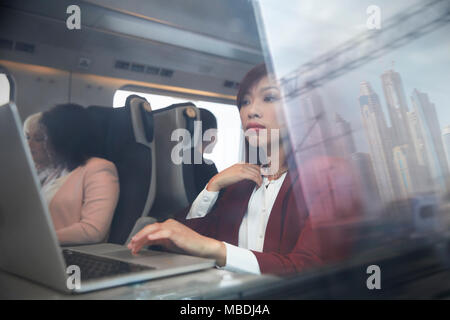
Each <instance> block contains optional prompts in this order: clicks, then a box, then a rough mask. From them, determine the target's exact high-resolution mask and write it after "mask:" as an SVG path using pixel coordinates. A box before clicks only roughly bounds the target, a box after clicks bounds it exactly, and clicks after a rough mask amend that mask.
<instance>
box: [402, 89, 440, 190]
mask: <svg viewBox="0 0 450 320" xmlns="http://www.w3.org/2000/svg"><path fill="white" fill-rule="evenodd" d="M411 101H412V104H413V108H414V112H415V113H416V115H417V119H418V123H419V127H420V130H421V135H422V137H423V144H424V151H425V161H426V162H425V163H426V165H427V168H428V173H429V174H430V175H431V179H432V182H433V183H435V184H436V185H437V187H438V189H441V190H443V189H445V178H446V177H447V176H448V174H449V169H448V165H447V161H446V160H447V159H446V156H445V151H444V146H443V144H442V139H441V131H440V125H439V120H438V117H437V113H436V108H435V106H434V104H433V103H431V102H430V100H429V98H428V95H427V94H426V93H422V92H420V91H419V90H417V89H414V91H413V93H412V96H411Z"/></svg>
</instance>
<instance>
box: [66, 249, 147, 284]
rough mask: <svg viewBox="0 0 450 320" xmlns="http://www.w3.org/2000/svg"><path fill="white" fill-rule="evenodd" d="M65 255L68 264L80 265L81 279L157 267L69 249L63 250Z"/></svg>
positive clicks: (104, 276)
mask: <svg viewBox="0 0 450 320" xmlns="http://www.w3.org/2000/svg"><path fill="white" fill-rule="evenodd" d="M63 256H64V260H65V261H66V265H67V266H70V265H77V266H78V267H80V271H81V281H86V280H92V279H99V278H106V277H111V276H116V275H120V274H126V273H131V272H133V273H134V272H141V271H148V270H154V269H155V268H152V267H148V266H144V265H138V264H134V263H128V262H123V261H119V260H114V259H108V258H104V257H99V256H94V255H91V254H86V253H81V252H76V251H72V250H69V249H64V250H63Z"/></svg>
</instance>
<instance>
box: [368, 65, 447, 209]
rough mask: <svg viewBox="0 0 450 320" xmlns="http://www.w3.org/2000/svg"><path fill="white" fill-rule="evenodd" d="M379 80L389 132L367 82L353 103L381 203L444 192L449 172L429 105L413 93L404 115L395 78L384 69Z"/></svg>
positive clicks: (400, 89) (399, 85) (401, 94)
mask: <svg viewBox="0 0 450 320" xmlns="http://www.w3.org/2000/svg"><path fill="white" fill-rule="evenodd" d="M381 80H382V85H383V90H384V94H385V98H386V104H387V110H388V116H389V120H390V123H391V127H388V126H387V123H386V121H385V118H384V114H383V111H382V108H381V104H380V102H379V99H378V95H377V94H376V93H375V92H374V91H373V90H372V88H371V87H370V84H368V83H367V82H363V83H361V87H360V90H361V94H360V98H359V102H360V107H361V112H362V118H363V124H364V129H365V132H366V136H367V140H368V143H369V148H370V156H371V158H372V162H373V166H374V170H375V175H376V177H377V183H378V187H379V190H380V193H381V197H382V199H383V200H384V201H389V199H390V200H392V199H399V198H405V197H409V196H412V195H413V194H414V193H416V192H427V191H444V190H446V179H447V178H448V176H449V169H448V163H447V159H446V156H445V151H444V146H443V144H442V139H441V133H440V129H439V128H440V125H439V120H438V118H437V113H436V108H435V106H434V104H433V103H431V102H430V100H429V98H428V95H427V94H425V93H421V92H420V91H418V90H417V89H415V90H414V91H413V94H412V96H411V99H412V110H411V111H409V110H408V105H407V102H406V98H405V94H404V89H403V84H402V80H401V77H400V74H399V73H398V72H395V71H393V70H389V71H386V72H384V73H383V74H382V76H381ZM389 185H390V186H391V187H392V189H391V190H390V189H389ZM385 187H386V188H387V189H385ZM391 192H393V193H391Z"/></svg>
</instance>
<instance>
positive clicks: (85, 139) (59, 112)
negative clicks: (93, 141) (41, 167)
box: [40, 103, 91, 170]
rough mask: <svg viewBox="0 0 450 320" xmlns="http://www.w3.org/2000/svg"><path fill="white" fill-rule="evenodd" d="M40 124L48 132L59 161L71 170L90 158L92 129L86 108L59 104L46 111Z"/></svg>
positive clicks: (70, 104)
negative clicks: (90, 134)
mask: <svg viewBox="0 0 450 320" xmlns="http://www.w3.org/2000/svg"><path fill="white" fill-rule="evenodd" d="M40 122H41V123H42V124H43V125H44V126H45V128H46V130H47V135H48V139H49V142H50V145H51V147H52V148H53V151H54V153H55V155H56V157H57V161H59V162H61V163H62V164H63V165H65V166H66V167H67V168H68V169H69V170H73V169H75V168H76V167H78V166H80V165H83V164H85V163H86V161H87V160H88V159H89V158H90V151H89V150H90V147H89V133H90V129H91V127H90V125H89V117H88V114H87V110H86V109H85V108H83V107H82V106H80V105H77V104H72V103H67V104H59V105H57V106H55V107H53V108H51V109H50V110H48V111H45V112H44V113H43V114H42V117H41V120H40Z"/></svg>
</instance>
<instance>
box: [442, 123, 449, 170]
mask: <svg viewBox="0 0 450 320" xmlns="http://www.w3.org/2000/svg"><path fill="white" fill-rule="evenodd" d="M442 142H443V143H444V150H445V155H446V156H447V165H448V166H450V126H446V127H445V128H444V130H443V131H442Z"/></svg>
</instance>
